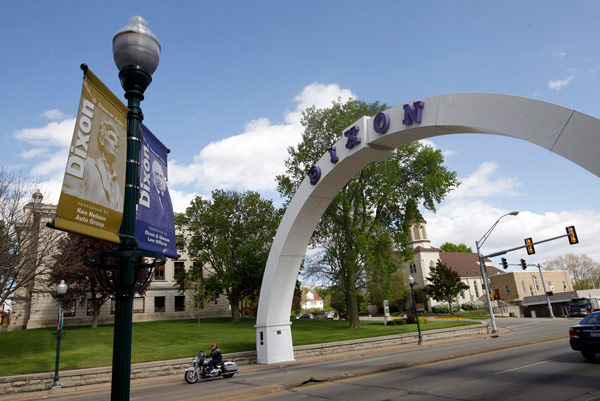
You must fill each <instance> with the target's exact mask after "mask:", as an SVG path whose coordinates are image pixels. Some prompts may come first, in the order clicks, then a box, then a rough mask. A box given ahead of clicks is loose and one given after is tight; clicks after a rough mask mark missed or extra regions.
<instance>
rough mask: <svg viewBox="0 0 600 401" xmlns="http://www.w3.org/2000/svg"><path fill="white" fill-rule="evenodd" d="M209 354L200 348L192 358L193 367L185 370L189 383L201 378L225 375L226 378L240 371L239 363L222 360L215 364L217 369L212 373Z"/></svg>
mask: <svg viewBox="0 0 600 401" xmlns="http://www.w3.org/2000/svg"><path fill="white" fill-rule="evenodd" d="M209 360H210V359H209V356H208V355H206V354H205V353H204V351H203V350H200V351H199V352H198V354H197V355H196V356H195V357H194V359H192V367H190V368H187V369H186V370H185V381H186V382H188V383H189V384H192V383H196V382H197V381H198V380H200V378H202V379H208V378H215V377H219V376H223V377H224V378H225V379H229V378H230V377H233V375H234V374H235V373H238V372H239V370H238V367H237V364H236V363H235V362H233V361H221V362H219V363H217V364H216V365H214V369H215V371H214V372H213V373H212V374H211V372H209V370H208V362H209Z"/></svg>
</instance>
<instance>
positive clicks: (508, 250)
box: [481, 234, 571, 259]
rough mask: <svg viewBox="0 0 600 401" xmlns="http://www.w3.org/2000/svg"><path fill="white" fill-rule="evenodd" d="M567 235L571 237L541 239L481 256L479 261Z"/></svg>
mask: <svg viewBox="0 0 600 401" xmlns="http://www.w3.org/2000/svg"><path fill="white" fill-rule="evenodd" d="M569 235H571V234H563V235H559V236H558V237H552V238H548V239H543V240H541V241H537V242H533V243H531V244H526V245H521V246H517V247H515V248H510V249H506V250H504V251H499V252H494V253H490V254H489V255H484V256H481V259H485V258H493V257H494V256H500V255H505V254H507V253H509V252H512V251H516V250H517V249H523V248H527V247H528V246H533V245H537V244H543V243H544V242H549V241H554V240H557V239H559V238H564V237H568V236H569Z"/></svg>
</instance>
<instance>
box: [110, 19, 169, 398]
mask: <svg viewBox="0 0 600 401" xmlns="http://www.w3.org/2000/svg"><path fill="white" fill-rule="evenodd" d="M113 57H114V60H115V64H116V65H117V68H118V69H119V79H120V80H121V86H122V87H123V89H124V90H125V98H126V99H127V107H128V108H129V112H128V114H127V167H126V173H125V201H124V208H123V220H122V223H121V229H120V231H119V236H120V238H121V243H120V244H119V251H118V254H119V271H118V273H117V275H118V276H117V277H116V279H117V280H116V281H117V283H116V286H117V287H118V288H117V292H118V293H120V294H119V296H117V297H116V305H115V326H114V339H113V369H112V387H111V399H112V400H128V399H129V390H130V373H131V332H132V327H131V326H132V316H133V296H134V291H130V290H129V289H131V288H133V287H134V284H135V280H136V277H135V263H136V257H135V256H134V255H135V252H134V251H135V250H136V249H137V240H136V238H135V220H136V203H137V197H138V191H139V168H140V167H139V166H140V144H141V141H142V139H141V129H140V128H141V123H142V120H143V118H144V116H143V114H142V109H141V108H140V103H141V101H142V100H143V99H144V91H145V90H146V88H147V87H148V85H150V82H152V74H153V73H154V71H155V70H156V67H158V61H159V59H160V42H159V41H158V39H157V38H156V36H154V34H153V33H152V31H151V30H150V28H149V27H148V23H147V22H146V20H145V19H144V18H142V17H139V16H136V17H132V18H131V19H130V20H129V24H127V25H126V26H125V27H123V28H122V29H121V30H119V31H118V32H117V33H116V34H115V36H114V37H113Z"/></svg>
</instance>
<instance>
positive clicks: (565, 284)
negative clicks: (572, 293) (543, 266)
mask: <svg viewBox="0 0 600 401" xmlns="http://www.w3.org/2000/svg"><path fill="white" fill-rule="evenodd" d="M563 289H564V290H565V291H567V282H566V281H563Z"/></svg>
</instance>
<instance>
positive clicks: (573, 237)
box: [567, 226, 579, 245]
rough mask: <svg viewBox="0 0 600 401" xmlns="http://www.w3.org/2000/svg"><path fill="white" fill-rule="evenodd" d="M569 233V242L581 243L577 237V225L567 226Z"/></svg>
mask: <svg viewBox="0 0 600 401" xmlns="http://www.w3.org/2000/svg"><path fill="white" fill-rule="evenodd" d="M567 234H569V235H568V236H567V238H569V244H571V245H573V244H578V243H579V239H578V238H577V233H576V232H575V226H569V227H567Z"/></svg>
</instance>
